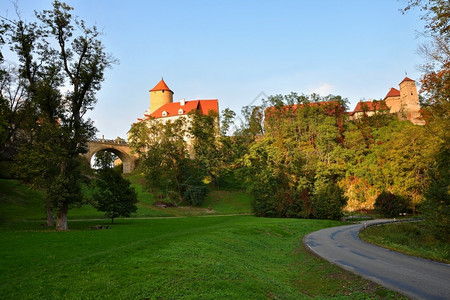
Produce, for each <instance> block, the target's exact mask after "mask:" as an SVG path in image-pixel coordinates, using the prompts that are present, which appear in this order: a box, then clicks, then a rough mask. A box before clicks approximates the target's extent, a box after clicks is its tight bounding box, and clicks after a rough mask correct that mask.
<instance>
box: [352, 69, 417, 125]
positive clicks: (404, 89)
mask: <svg viewBox="0 0 450 300" xmlns="http://www.w3.org/2000/svg"><path fill="white" fill-rule="evenodd" d="M399 87H400V90H397V89H395V88H393V87H392V88H391V89H390V90H389V92H388V93H387V95H386V97H384V99H383V101H360V102H359V103H358V104H357V105H356V107H355V109H354V110H353V111H352V112H349V113H348V115H349V116H350V119H352V120H356V119H359V118H361V117H362V116H363V115H367V116H371V115H373V114H375V113H376V112H377V111H386V110H389V113H391V114H394V115H396V116H397V117H398V118H399V119H402V120H408V121H410V122H412V123H413V124H416V125H424V124H425V122H424V121H423V120H422V119H421V115H420V104H419V95H418V94H417V87H416V83H415V81H414V80H412V79H411V78H408V77H405V78H404V79H403V80H402V82H400V84H399Z"/></svg>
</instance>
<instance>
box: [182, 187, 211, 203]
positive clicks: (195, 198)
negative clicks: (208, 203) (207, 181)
mask: <svg viewBox="0 0 450 300" xmlns="http://www.w3.org/2000/svg"><path fill="white" fill-rule="evenodd" d="M208 192H209V190H208V187H207V186H206V185H204V184H203V185H193V186H189V187H188V188H187V189H186V191H185V192H184V195H183V199H185V200H186V201H187V202H188V203H189V204H191V205H192V206H200V205H202V203H203V202H204V200H205V198H206V196H207V195H208Z"/></svg>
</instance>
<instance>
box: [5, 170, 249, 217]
mask: <svg viewBox="0 0 450 300" xmlns="http://www.w3.org/2000/svg"><path fill="white" fill-rule="evenodd" d="M127 178H128V179H129V180H130V181H131V182H132V186H133V187H134V188H135V190H136V192H137V195H138V201H139V202H138V204H137V207H138V211H137V212H136V213H134V214H132V215H131V217H140V218H142V217H177V216H198V215H226V214H251V206H250V201H251V196H250V195H248V194H246V193H244V192H242V191H220V190H212V191H211V192H210V193H209V195H208V197H207V199H206V201H205V203H204V204H203V205H202V206H201V207H190V206H183V205H180V206H179V207H167V208H162V207H157V206H154V205H153V204H154V203H155V197H154V195H153V194H152V193H150V192H148V191H147V190H146V189H145V188H144V185H143V176H142V175H140V174H132V175H131V176H128V177H127ZM84 193H85V194H86V195H89V193H90V191H89V188H88V187H84ZM44 196H45V193H44V192H43V191H35V190H32V189H30V188H29V187H28V186H27V185H24V184H22V183H20V182H18V181H15V180H5V179H0V198H1V199H2V200H1V201H0V222H1V220H11V221H18V220H40V221H45V207H44ZM68 218H69V219H72V220H74V219H101V218H104V213H102V212H98V211H97V210H96V209H95V208H93V207H92V206H91V205H89V204H86V205H83V206H81V207H74V208H72V209H70V210H69V214H68Z"/></svg>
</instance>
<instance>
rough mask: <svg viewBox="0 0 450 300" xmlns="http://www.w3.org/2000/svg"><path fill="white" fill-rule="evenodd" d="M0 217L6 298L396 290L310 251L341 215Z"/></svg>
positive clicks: (0, 267) (362, 294) (372, 294)
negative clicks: (311, 242) (50, 220)
mask: <svg viewBox="0 0 450 300" xmlns="http://www.w3.org/2000/svg"><path fill="white" fill-rule="evenodd" d="M98 224H103V225H104V224H107V221H106V220H105V221H80V222H76V221H71V222H69V227H70V228H71V231H69V232H55V231H52V230H48V229H46V228H42V227H40V225H39V224H38V223H36V222H19V223H13V224H11V223H10V224H9V226H5V225H3V226H0V244H1V245H2V247H0V274H1V277H2V280H1V281H0V298H1V299H42V298H45V299H58V298H60V299H303V298H311V297H313V298H350V299H371V298H372V299H374V298H375V299H376V298H384V299H385V298H398V296H399V295H398V294H396V293H393V292H390V291H388V290H385V289H383V288H381V287H379V286H377V285H376V284H373V283H371V282H369V281H366V280H363V279H361V278H360V277H357V276H355V275H353V274H351V273H348V272H346V271H343V270H341V269H340V268H338V267H336V266H334V265H331V264H329V263H327V262H325V261H323V260H321V259H319V258H317V257H315V256H313V255H311V254H310V253H308V252H307V251H306V250H305V249H304V248H303V245H302V237H303V236H304V235H305V234H306V233H308V232H311V231H315V230H319V229H322V228H325V227H329V226H334V225H339V224H340V223H339V222H335V221H319V220H298V219H265V218H256V217H253V216H229V217H209V218H205V217H188V218H178V219H148V220H136V219H129V220H119V221H118V223H117V224H114V225H113V226H112V229H110V230H88V227H89V226H92V225H98Z"/></svg>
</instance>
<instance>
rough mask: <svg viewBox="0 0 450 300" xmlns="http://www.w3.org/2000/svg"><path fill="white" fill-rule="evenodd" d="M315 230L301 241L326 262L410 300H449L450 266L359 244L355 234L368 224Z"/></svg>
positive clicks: (366, 244) (369, 223)
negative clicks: (410, 299)
mask: <svg viewBox="0 0 450 300" xmlns="http://www.w3.org/2000/svg"><path fill="white" fill-rule="evenodd" d="M384 222H390V220H373V221H367V222H362V223H361V224H354V225H347V226H340V227H333V228H327V229H323V230H319V231H316V232H313V233H310V234H308V235H307V236H305V238H304V239H303V243H304V244H305V246H306V248H308V249H309V250H310V251H311V252H313V253H315V254H317V255H318V256H320V257H322V258H324V259H326V260H327V261H329V262H331V263H333V264H336V265H338V266H340V267H342V268H344V269H346V270H349V271H351V272H353V273H356V274H358V275H361V276H362V277H364V278H366V279H369V280H371V281H374V282H376V283H378V284H380V285H382V286H384V287H386V288H388V289H391V290H395V291H398V292H400V293H401V294H403V295H405V296H407V297H410V298H413V299H450V265H449V264H444V263H438V262H433V261H430V260H426V259H422V258H417V257H413V256H409V255H405V254H401V253H398V252H395V251H390V250H387V249H385V248H382V247H378V246H375V245H372V244H369V243H366V242H364V241H362V240H361V239H360V238H359V237H358V232H359V231H360V230H361V229H362V228H363V227H364V226H369V225H371V224H372V223H384Z"/></svg>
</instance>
